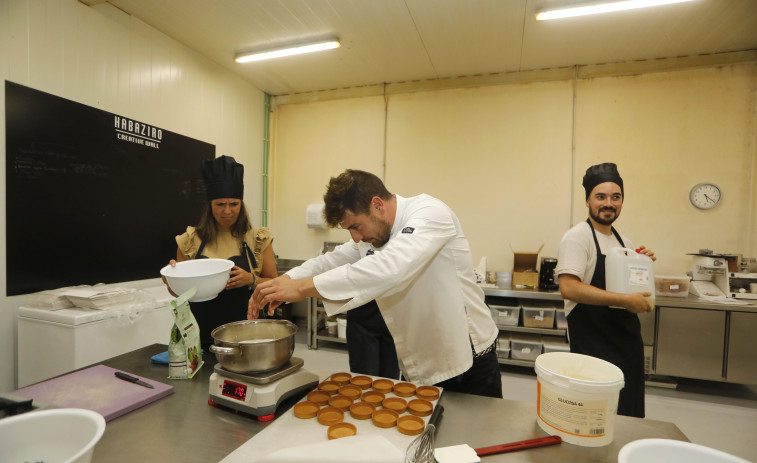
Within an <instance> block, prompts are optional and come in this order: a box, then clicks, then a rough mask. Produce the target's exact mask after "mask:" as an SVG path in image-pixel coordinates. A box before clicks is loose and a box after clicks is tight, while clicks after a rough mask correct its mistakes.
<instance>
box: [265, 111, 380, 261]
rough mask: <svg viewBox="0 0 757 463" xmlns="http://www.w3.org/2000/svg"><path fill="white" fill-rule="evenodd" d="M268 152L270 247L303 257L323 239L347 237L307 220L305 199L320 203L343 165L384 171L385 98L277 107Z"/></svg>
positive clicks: (314, 251)
mask: <svg viewBox="0 0 757 463" xmlns="http://www.w3.org/2000/svg"><path fill="white" fill-rule="evenodd" d="M274 114H275V117H276V134H275V137H276V146H275V153H274V154H273V155H272V162H271V165H272V175H273V179H274V180H273V181H272V182H271V183H272V185H271V191H272V201H271V204H272V209H271V219H270V221H269V224H270V226H271V229H272V231H273V235H274V237H275V241H274V250H275V251H276V253H277V254H278V255H279V256H281V257H282V258H287V259H307V258H310V257H313V256H315V255H316V254H317V252H318V251H319V250H320V248H321V245H322V244H323V242H324V241H340V242H343V241H347V240H349V239H350V237H349V234H348V233H347V232H346V231H344V230H318V229H311V228H308V227H307V225H306V224H305V211H306V208H307V205H308V204H313V203H322V202H323V194H324V193H325V192H326V185H327V184H328V182H329V179H330V178H331V177H334V176H336V175H338V174H339V173H341V172H343V171H344V170H345V169H348V168H352V169H361V170H366V171H370V172H373V173H375V174H376V175H378V176H379V177H382V176H383V173H382V170H383V169H382V162H383V146H384V99H383V97H371V98H358V99H352V100H335V101H327V102H322V103H314V104H301V105H287V106H281V107H279V108H278V110H277V112H275V113H274Z"/></svg>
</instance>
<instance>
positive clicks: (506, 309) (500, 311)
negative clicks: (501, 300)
mask: <svg viewBox="0 0 757 463" xmlns="http://www.w3.org/2000/svg"><path fill="white" fill-rule="evenodd" d="M489 309H490V310H491V312H492V318H493V319H494V323H496V324H497V325H498V326H518V320H519V319H520V305H516V306H505V305H496V304H490V305H489Z"/></svg>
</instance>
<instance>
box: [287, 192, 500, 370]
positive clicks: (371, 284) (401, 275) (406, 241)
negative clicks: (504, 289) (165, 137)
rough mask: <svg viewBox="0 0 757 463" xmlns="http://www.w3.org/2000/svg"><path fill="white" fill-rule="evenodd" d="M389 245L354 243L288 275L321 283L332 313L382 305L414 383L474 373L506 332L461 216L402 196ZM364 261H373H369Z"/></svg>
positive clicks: (436, 203) (425, 199)
mask: <svg viewBox="0 0 757 463" xmlns="http://www.w3.org/2000/svg"><path fill="white" fill-rule="evenodd" d="M396 198H397V212H396V216H395V218H394V225H393V226H392V230H391V235H390V238H389V241H388V242H387V243H386V244H385V245H384V246H383V247H381V248H376V249H375V250H374V252H373V254H371V253H370V252H368V255H365V254H366V253H365V252H362V253H361V248H363V247H365V246H368V247H371V245H370V244H367V243H363V242H360V243H355V242H354V241H350V242H348V243H345V244H343V245H341V246H338V247H337V248H336V249H334V251H332V252H329V253H326V254H324V255H321V256H318V257H316V258H313V259H310V260H308V261H307V262H305V263H304V264H302V265H301V266H299V267H297V268H294V269H292V270H290V271H289V272H287V275H289V277H290V278H292V279H294V280H298V279H305V278H313V282H314V284H315V288H316V289H317V290H318V292H319V293H320V294H321V296H323V299H324V307H325V309H326V313H327V314H329V315H334V314H338V313H342V312H346V311H348V310H350V309H353V308H355V307H359V306H361V305H363V304H365V303H367V302H369V301H371V300H374V299H375V300H376V303H377V304H378V307H379V310H381V315H382V316H383V317H384V321H385V322H386V326H387V327H388V328H389V332H390V333H391V334H392V337H393V338H394V344H395V347H396V349H397V356H398V357H399V363H400V369H401V370H402V373H403V375H404V376H405V377H406V378H407V379H408V380H410V381H413V382H416V383H421V384H436V383H439V382H441V381H444V380H446V379H449V378H453V377H455V376H458V375H460V374H461V373H464V372H465V371H467V370H468V369H469V368H470V367H471V365H472V364H473V357H472V355H471V345H472V346H473V349H474V350H475V351H476V352H481V351H482V350H484V349H486V348H487V347H489V346H491V345H492V344H493V343H494V341H495V339H496V338H497V334H498V332H499V330H498V329H497V326H496V325H495V324H494V321H493V320H492V317H491V312H490V311H489V308H488V307H487V306H486V303H485V302H484V293H483V291H482V290H481V288H480V287H479V286H478V285H477V284H476V282H475V277H474V273H473V257H472V255H471V251H470V245H469V244H468V240H467V238H466V237H465V235H464V234H463V230H462V227H461V226H460V221H459V220H458V219H457V216H456V215H455V213H454V212H453V211H452V209H450V208H449V207H448V206H447V205H446V204H444V203H443V202H442V201H440V200H438V199H436V198H433V197H431V196H428V195H425V194H422V195H419V196H414V197H412V198H403V197H401V196H399V195H396ZM361 255H365V257H364V258H361Z"/></svg>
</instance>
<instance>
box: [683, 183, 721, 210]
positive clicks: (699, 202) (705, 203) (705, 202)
mask: <svg viewBox="0 0 757 463" xmlns="http://www.w3.org/2000/svg"><path fill="white" fill-rule="evenodd" d="M721 197H722V193H721V191H720V187H718V186H717V185H715V184H714V183H700V184H699V185H696V186H695V187H694V188H692V189H691V192H690V193H689V200H690V201H691V204H693V205H694V206H695V207H698V208H699V209H712V208H713V207H715V206H717V205H718V203H720V198H721Z"/></svg>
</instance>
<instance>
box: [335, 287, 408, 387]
mask: <svg viewBox="0 0 757 463" xmlns="http://www.w3.org/2000/svg"><path fill="white" fill-rule="evenodd" d="M347 352H348V356H349V362H350V371H351V372H353V373H360V374H362V375H371V376H381V377H384V378H394V379H396V378H399V375H400V365H399V361H398V360H397V350H396V348H395V347H394V338H392V334H391V333H390V332H389V328H387V327H386V323H385V322H384V317H383V316H381V311H380V310H379V308H378V304H376V301H371V302H369V303H367V304H365V305H362V306H360V307H356V308H354V309H352V310H349V311H347Z"/></svg>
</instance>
